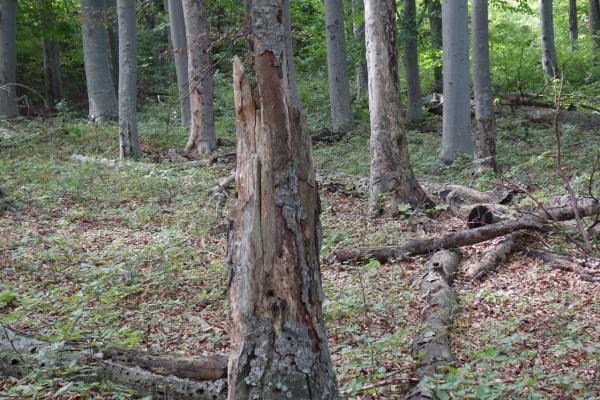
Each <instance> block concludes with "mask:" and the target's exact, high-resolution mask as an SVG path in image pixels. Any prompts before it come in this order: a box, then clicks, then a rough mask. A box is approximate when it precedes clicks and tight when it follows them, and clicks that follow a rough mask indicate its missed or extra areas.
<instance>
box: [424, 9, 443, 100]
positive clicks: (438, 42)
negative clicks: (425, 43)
mask: <svg viewBox="0 0 600 400" xmlns="http://www.w3.org/2000/svg"><path fill="white" fill-rule="evenodd" d="M427 2H428V4H427V9H428V13H429V30H430V32H431V47H433V49H435V50H438V51H439V52H440V53H441V52H442V45H443V40H442V3H440V0H427ZM440 62H441V60H440ZM433 83H434V85H433V91H434V92H437V93H441V92H442V90H444V89H443V88H444V74H443V67H442V66H441V65H440V66H435V67H433Z"/></svg>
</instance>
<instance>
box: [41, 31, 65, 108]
mask: <svg viewBox="0 0 600 400" xmlns="http://www.w3.org/2000/svg"><path fill="white" fill-rule="evenodd" d="M42 48H43V51H44V81H45V83H46V100H47V101H48V103H49V104H50V106H51V107H53V106H55V105H56V104H57V103H58V102H59V101H60V100H61V99H62V97H63V93H62V76H61V70H60V46H59V44H58V42H56V41H55V40H53V39H49V38H43V39H42Z"/></svg>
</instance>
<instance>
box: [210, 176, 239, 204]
mask: <svg viewBox="0 0 600 400" xmlns="http://www.w3.org/2000/svg"><path fill="white" fill-rule="evenodd" d="M234 183H235V170H233V171H231V173H230V174H229V175H227V176H226V177H225V178H222V179H221V180H220V181H219V183H218V184H217V186H213V187H212V188H210V189H208V191H207V193H208V195H209V196H211V197H213V198H216V199H217V201H218V203H219V204H221V205H223V204H225V202H226V201H227V191H228V190H229V188H231V186H233V184H234Z"/></svg>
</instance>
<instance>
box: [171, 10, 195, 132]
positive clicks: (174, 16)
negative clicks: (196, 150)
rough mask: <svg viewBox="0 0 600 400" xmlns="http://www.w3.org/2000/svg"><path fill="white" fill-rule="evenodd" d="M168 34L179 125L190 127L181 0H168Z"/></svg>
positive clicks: (185, 41) (186, 62)
mask: <svg viewBox="0 0 600 400" xmlns="http://www.w3.org/2000/svg"><path fill="white" fill-rule="evenodd" d="M167 3H168V4H167V6H168V8H169V25H170V27H169V32H170V34H171V45H172V47H173V50H172V51H173V59H174V60H175V73H176V75H177V88H178V90H179V103H180V106H181V125H183V126H190V123H191V119H192V116H191V112H190V83H189V77H188V55H187V52H188V49H187V38H186V36H185V19H184V17H183V5H182V3H181V0H168V1H167Z"/></svg>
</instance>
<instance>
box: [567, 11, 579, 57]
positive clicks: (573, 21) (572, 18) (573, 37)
mask: <svg viewBox="0 0 600 400" xmlns="http://www.w3.org/2000/svg"><path fill="white" fill-rule="evenodd" d="M578 38H579V21H578V20H577V0H569V39H570V41H571V50H573V49H575V48H576V47H577V39H578Z"/></svg>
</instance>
